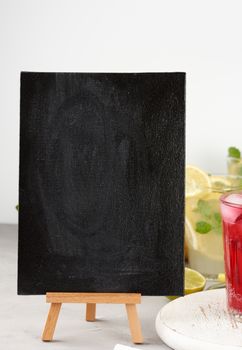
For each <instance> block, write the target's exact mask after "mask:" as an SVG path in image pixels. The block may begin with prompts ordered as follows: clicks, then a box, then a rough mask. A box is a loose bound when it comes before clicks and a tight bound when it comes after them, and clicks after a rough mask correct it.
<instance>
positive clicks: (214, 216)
mask: <svg viewBox="0 0 242 350" xmlns="http://www.w3.org/2000/svg"><path fill="white" fill-rule="evenodd" d="M209 177H210V184H211V185H210V187H207V188H204V189H203V190H202V191H201V192H200V193H198V194H196V195H194V196H192V197H189V198H186V203H185V237H186V243H187V247H188V260H189V265H190V267H191V268H193V269H195V270H198V271H199V272H201V273H202V274H204V275H205V276H207V277H212V278H213V277H215V276H217V274H218V273H222V272H224V253H223V238H222V217H221V212H220V202H219V199H220V197H221V195H222V194H224V193H226V192H230V191H234V190H241V189H242V177H241V176H232V175H226V176H225V175H209Z"/></svg>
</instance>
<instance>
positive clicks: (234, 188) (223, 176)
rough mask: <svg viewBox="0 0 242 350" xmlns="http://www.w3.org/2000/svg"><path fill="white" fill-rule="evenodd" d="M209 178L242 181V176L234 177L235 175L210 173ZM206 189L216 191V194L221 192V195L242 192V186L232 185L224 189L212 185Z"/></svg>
mask: <svg viewBox="0 0 242 350" xmlns="http://www.w3.org/2000/svg"><path fill="white" fill-rule="evenodd" d="M208 177H209V178H213V177H221V181H222V180H223V179H235V180H236V179H239V180H242V175H234V174H223V173H209V174H208ZM218 182H219V179H218ZM205 188H206V189H209V190H212V191H213V190H214V191H216V192H220V191H221V193H224V192H226V194H227V193H228V192H234V191H240V190H241V191H242V184H241V185H232V184H228V185H226V186H225V187H223V188H221V189H220V188H219V187H218V186H216V185H215V184H212V183H210V185H209V186H206V187H205Z"/></svg>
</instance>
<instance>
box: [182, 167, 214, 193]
mask: <svg viewBox="0 0 242 350" xmlns="http://www.w3.org/2000/svg"><path fill="white" fill-rule="evenodd" d="M210 186H211V184H210V178H209V176H208V174H206V173H205V172H204V171H202V170H201V169H199V168H197V167H195V166H193V165H187V166H186V184H185V189H186V198H188V197H192V196H196V195H198V194H199V193H201V192H203V191H205V190H206V191H208V189H209V188H210Z"/></svg>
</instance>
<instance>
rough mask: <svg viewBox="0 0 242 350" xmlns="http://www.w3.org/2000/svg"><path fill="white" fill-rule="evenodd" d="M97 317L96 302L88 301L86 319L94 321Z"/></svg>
mask: <svg viewBox="0 0 242 350" xmlns="http://www.w3.org/2000/svg"><path fill="white" fill-rule="evenodd" d="M95 319H96V304H92V303H87V305H86V321H89V322H93V321H95Z"/></svg>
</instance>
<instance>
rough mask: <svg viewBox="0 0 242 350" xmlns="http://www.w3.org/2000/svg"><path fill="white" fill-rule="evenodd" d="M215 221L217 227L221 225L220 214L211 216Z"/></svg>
mask: <svg viewBox="0 0 242 350" xmlns="http://www.w3.org/2000/svg"><path fill="white" fill-rule="evenodd" d="M213 216H214V219H215V221H216V222H217V223H218V225H221V222H222V217H221V214H220V213H218V212H216V213H214V214H213Z"/></svg>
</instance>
